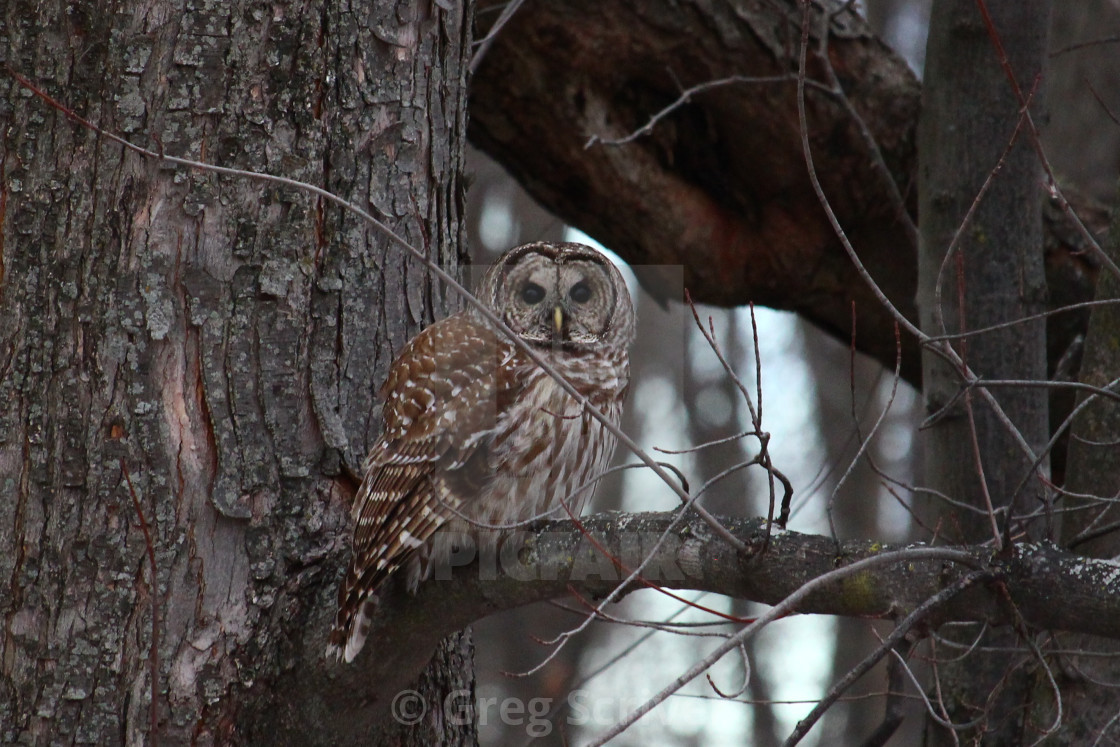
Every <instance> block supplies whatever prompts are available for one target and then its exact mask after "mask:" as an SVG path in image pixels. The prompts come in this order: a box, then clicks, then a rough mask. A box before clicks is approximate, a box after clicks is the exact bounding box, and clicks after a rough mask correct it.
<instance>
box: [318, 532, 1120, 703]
mask: <svg viewBox="0 0 1120 747" xmlns="http://www.w3.org/2000/svg"><path fill="white" fill-rule="evenodd" d="M673 521H674V515H673V514H664V513H647V514H619V513H604V514H598V515H596V516H593V517H590V518H588V519H587V520H586V521H585V522H584V524H585V528H586V529H587V530H588V532H589V533H590V535H591V536H592V537H594V539H595V542H592V541H591V540H590V539H588V537H586V536H585V535H584V534H582V533H581V532H580V531H579V530H577V529H576V528H575V527H574V526H573V524H572V523H571V522H569V521H556V522H548V523H545V524H542V525H540V526H538V527H536V528H535V529H534V530H533V531H524V532H518V533H515V534H512V535H511V536H510V537H508V538H507V539H506V542H505V543H504V544H503V546H502V549H501V550H500V551H499V552H498V553H496V554H493V553H491V554H486V553H483V555H482V557H481V559H480V560H478V559H476V560H474V561H473V562H470V563H469V564H464V565H460V566H458V567H455V568H452V569H444V570H445V571H447V573H445V574H443V580H440V577H439V576H437V578H435V579H433V580H431V581H428V582H426V583H425V584H423V585H422V586H421V588H420V591H419V593H418V594H417V596H416V597H410V596H409V595H408V594H407V593H405V592H404V591H403V590H400V589H390V590H388V591H387V592H386V594H385V597H384V599H383V602H382V606H381V609H380V611H379V613H378V615H377V617H376V619H375V621H374V628H373V630H372V631H371V633H370V637H369V643H368V644H367V651H364V652H363V653H362V655H360V656H359V658H358V660H357V661H356V662H355V663H354V664H353V665H352V667H342V666H341V665H336V664H333V663H326V662H321V663H319V664H317V665H316V667H317V672H315V673H310V675H309V676H313V677H316V678H318V679H320V682H318V683H317V684H316V686H317V687H322V688H324V692H330V695H329V697H326V698H325V699H326V700H328V701H329V702H331V703H332V708H337V709H342V710H346V711H349V710H350V709H354V710H355V711H364V712H366V713H367V714H372V713H383V712H384V710H383V709H384V708H386V707H388V706H389V704H390V702H391V701H392V698H393V697H394V695H396V693H397V692H399V691H400V690H401V689H402V688H404V687H407V686H408V683H409V682H410V681H411V680H412V679H413V678H414V677H415V675H416V674H417V673H418V672H419V671H420V670H421V669H422V668H423V666H424V665H425V664H426V663H427V659H428V657H429V656H430V653H431V651H433V650H434V648H435V646H436V644H437V643H438V642H439V641H440V640H441V639H442V638H443V637H444V636H445V635H447V634H448V633H450V632H452V631H455V630H459V629H460V628H463V627H465V626H466V625H469V624H470V623H471V622H473V621H474V620H477V619H479V618H482V617H485V616H487V615H490V614H493V613H495V612H499V611H502V610H507V609H512V608H514V607H519V606H522V605H525V604H529V603H531V602H537V601H542V600H548V599H557V598H561V597H565V596H571V595H572V594H576V595H578V597H579V598H581V599H583V600H586V599H594V598H602V597H604V596H606V595H607V594H609V593H610V592H611V590H612V589H614V587H615V586H616V585H617V584H618V582H619V580H620V579H623V578H625V577H626V573H625V572H622V571H619V570H618V569H617V568H616V567H615V566H614V565H613V564H612V562H611V561H610V560H609V559H607V558H606V557H605V556H604V555H602V553H601V552H600V551H599V550H597V549H596V543H598V544H599V545H601V546H602V547H605V548H607V549H609V550H610V551H611V552H612V553H614V554H615V556H616V557H617V558H618V559H620V560H621V561H622V562H623V563H625V564H626V565H627V566H629V567H635V566H636V565H637V564H638V563H639V562H640V561H641V558H642V557H643V555H644V553H647V552H648V551H649V550H650V549H651V548H652V547H653V546H654V544H655V543H656V541H657V539H658V538H659V537H660V536H661V535H662V533H664V532H665V531H666V530H667V529H668V527H669V526H670V525H671V524H672V523H673ZM723 521H724V524H725V525H726V526H727V527H728V528H729V529H730V530H731V532H733V533H734V534H735V535H736V536H737V537H739V538H740V539H741V540H742V541H743V542H744V543H746V544H747V546H748V547H750V548H751V550H752V554H749V555H739V554H738V553H737V552H736V551H734V550H733V549H732V548H730V547H729V546H728V545H727V544H726V543H725V542H723V541H722V540H719V539H718V538H715V537H714V536H713V534H712V531H711V529H710V528H709V526H708V525H707V524H706V523H704V522H703V521H701V520H699V519H693V520H690V521H684V522H681V524H680V526H679V527H678V528H677V529H676V530H674V531H673V532H672V533H670V534H669V536H668V539H667V541H666V542H665V543H663V545H662V547H661V548H660V549H659V550H658V551H657V552H656V553H654V555H653V558H652V561H651V562H650V563H649V565H648V566H647V572H646V574H645V577H646V578H648V579H649V580H650V581H651V582H654V583H656V584H657V585H660V586H664V587H667V588H674V589H695V590H703V591H713V592H718V593H721V594H727V595H730V596H734V597H737V598H741V599H749V600H753V601H758V602H764V603H769V604H774V603H777V602H779V601H780V600H782V599H784V598H785V597H787V596H788V595H790V594H791V593H792V592H794V591H796V590H797V589H798V588H799V587H800V586H802V585H803V584H805V583H806V582H808V581H810V580H812V579H813V578H816V577H818V576H820V575H822V574H825V573H828V572H829V571H833V570H835V569H837V568H839V567H843V566H845V565H848V564H850V563H852V562H854V561H856V560H860V559H863V558H868V557H871V556H874V555H877V554H881V553H884V552H888V551H898V550H903V551H905V550H907V549H914V550H918V549H919V548H921V549H922V550H923V551H928V550H929V548H928V546H925V545H912V546H893V547H892V546H886V545H881V544H878V543H875V542H869V541H850V542H843V543H840V544H839V545H838V544H837V543H836V542H834V541H833V540H832V539H830V538H828V537H823V536H815V535H805V534H799V533H796V532H777V533H775V534H774V535H773V536H772V538H771V540H770V547H769V549H768V550H767V551H766V552H765V553H762V552H761V548H762V543H763V540H764V532H763V522H762V520H760V519H749V520H748V519H725V520H723ZM917 554H918V553H917V552H915V555H917ZM953 558H960V559H961V560H962V561H963V562H955V561H954V560H953ZM465 559H466V558H465V557H464V558H463V560H464V561H465ZM977 569H981V570H988V571H991V572H992V573H993V578H994V579H995V581H994V582H993V583H991V584H988V585H985V586H976V587H973V588H971V589H969V590H968V591H967V592H965V593H963V594H961V595H959V596H958V597H956V598H954V599H953V600H951V601H949V602H946V603H945V604H943V605H941V606H939V607H938V609H937V613H936V617H934V618H931V619H930V620H928V622H927V625H928V626H929V627H931V628H932V627H936V626H937V625H939V624H941V623H944V622H948V621H984V622H988V623H991V624H993V625H1000V624H1004V623H1006V622H1008V621H1009V620H1010V619H1011V612H1010V609H1009V607H1008V605H1007V602H1006V600H1007V599H1010V600H1012V601H1013V602H1014V603H1015V605H1016V606H1017V607H1018V611H1019V613H1020V614H1021V615H1022V617H1023V619H1024V620H1026V621H1027V622H1028V623H1030V624H1033V625H1035V626H1038V627H1040V628H1046V629H1051V630H1065V631H1078V632H1084V633H1091V634H1094V635H1100V636H1106V637H1112V638H1120V567H1118V566H1117V565H1116V564H1113V563H1110V562H1107V561H1097V560H1088V559H1085V558H1081V557H1077V556H1074V555H1071V554H1069V553H1066V552H1064V551H1062V550H1060V549H1059V548H1057V547H1055V546H1053V545H1045V544H1042V545H1039V544H1029V545H1018V546H1015V547H1014V548H1012V550H1011V551H1010V553H1009V554H1008V555H1007V556H1006V557H1000V558H996V557H992V555H991V550H990V549H988V548H984V547H962V548H955V549H951V548H944V559H935V560H929V559H924V560H923V559H915V560H912V561H908V562H906V563H898V564H893V565H885V566H883V567H876V568H873V569H869V570H866V571H862V572H859V573H858V574H855V575H853V576H851V577H849V578H847V579H846V580H844V581H842V582H840V583H839V584H838V585H836V586H834V587H832V588H829V589H826V590H823V591H820V592H817V593H814V594H811V595H809V596H808V597H807V599H806V600H805V602H804V604H803V605H802V606H801V607H800V609H799V611H800V612H803V613H816V614H832V615H847V616H857V617H878V618H892V619H895V618H900V617H902V616H905V615H906V614H908V613H909V612H910V611H912V610H914V609H915V608H917V607H918V606H919V605H921V604H922V603H923V602H924V601H925V600H927V599H928V598H929V597H931V596H932V595H934V594H936V593H937V592H939V591H940V590H942V589H945V588H946V587H948V586H950V585H951V584H953V583H955V582H956V581H957V580H958V579H959V578H961V577H962V576H963V575H965V574H967V573H969V572H971V571H973V570H977ZM637 588H645V587H644V586H632V587H630V588H628V589H627V591H633V590H635V589H637ZM1004 590H1006V593H1005V592H1004ZM542 655H543V654H542ZM355 674H357V675H358V676H360V677H361V678H362V679H364V680H366V681H371V680H372V681H374V682H378V683H379V686H378V688H377V690H378V695H377V702H376V704H370V703H369V702H368V701H366V702H362V703H356V702H352V701H353V700H354V698H353V696H352V695H351V691H350V689H349V688H348V687H347V686H346V682H347V681H348V680H349V679H350V678H351V677H353V676H355ZM332 691H337V692H332ZM371 705H373V707H372V708H371V707H370V706H371Z"/></svg>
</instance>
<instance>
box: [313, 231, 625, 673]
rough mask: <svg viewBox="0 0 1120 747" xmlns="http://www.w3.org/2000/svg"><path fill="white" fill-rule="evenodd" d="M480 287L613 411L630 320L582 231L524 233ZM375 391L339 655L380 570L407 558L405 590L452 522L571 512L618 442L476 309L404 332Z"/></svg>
mask: <svg viewBox="0 0 1120 747" xmlns="http://www.w3.org/2000/svg"><path fill="white" fill-rule="evenodd" d="M478 297H479V300H481V301H482V303H483V304H484V305H485V306H486V307H487V308H488V309H490V310H491V311H493V312H494V313H495V314H496V315H497V316H498V317H499V318H500V319H502V321H503V322H505V324H506V325H507V326H508V327H509V328H510V329H511V330H513V332H514V333H516V334H517V336H518V337H519V338H520V339H521V340H523V341H524V342H525V343H526V344H528V345H529V346H530V347H532V348H533V349H534V350H535V351H536V352H537V353H538V354H539V355H540V356H541V357H543V358H544V359H545V360H546V361H548V363H550V364H551V365H552V366H553V367H554V368H555V369H556V370H557V371H559V372H560V373H561V374H562V375H563V376H564V378H565V379H567V380H568V381H569V382H570V383H571V384H572V385H573V386H574V387H575V388H576V390H577V391H579V392H580V394H582V395H583V396H584V397H586V398H587V400H588V401H589V402H590V403H591V404H592V405H593V406H594V407H596V408H597V409H598V410H599V411H600V412H602V413H603V414H604V415H606V416H607V418H608V419H609V420H610V421H611V422H613V423H615V424H617V423H618V422H619V419H620V418H621V416H622V403H623V400H624V398H625V396H626V390H627V387H628V385H629V381H630V365H629V358H628V352H627V351H628V349H629V347H630V344H631V342H633V339H634V325H635V319H634V309H633V305H632V303H631V301H630V294H629V292H628V291H627V289H626V284H625V282H624V281H623V279H622V276H621V275H620V274H619V272H618V270H617V269H616V268H615V267H614V265H612V264H611V262H610V261H609V260H608V259H607V258H606V257H605V256H603V255H602V254H601V253H600V252H598V251H596V250H594V249H592V248H591V247H588V246H584V245H582V244H570V243H565V244H550V243H544V242H541V243H535V244H527V245H525V246H520V247H517V248H516V249H512V250H510V251H509V252H507V253H506V254H505V255H503V256H502V257H501V259H499V260H498V262H497V263H496V264H495V265H493V266H492V267H491V268H490V269H489V270H488V271H487V273H486V275H485V276H484V277H483V279H482V282H481V284H480V287H479V291H478ZM381 396H382V397H383V398H384V400H385V404H384V406H383V409H382V417H383V420H384V424H383V432H382V435H381V438H380V439H379V440H378V441H377V443H376V444H375V445H374V447H373V449H372V450H371V451H370V453H369V456H368V457H367V458H366V461H365V465H364V478H363V481H362V485H361V488H360V489H359V491H358V494H357V496H356V497H355V500H354V506H353V510H352V517H353V520H354V539H353V546H352V550H353V555H352V558H351V561H350V568H349V571H348V572H347V574H346V578H345V580H344V582H343V585H342V587H341V589H340V590H339V610H338V615H337V617H336V619H335V626H334V630H333V631H332V632H331V635H330V641H329V645H328V648H327V654H328V656H341V657H342V658H343V659H345V660H346V661H348V662H349V661H351V660H353V658H354V657H355V656H356V655H357V654H358V652H359V651H360V650H361V649H362V646H363V644H364V643H365V639H366V636H367V634H368V632H369V623H370V618H371V616H372V613H373V610H374V609H375V608H376V604H377V591H378V589H379V588H380V587H381V585H382V584H383V583H384V582H385V581H386V580H387V579H388V578H389V577H390V576H391V575H392V574H394V573H396V572H397V571H398V570H400V569H401V568H404V569H405V572H406V573H407V582H408V587H409V589H410V590H412V591H415V589H416V586H417V585H418V584H419V582H420V581H421V580H422V579H423V578H424V577H425V575H427V574H428V573H429V572H430V569H431V568H433V567H435V566H436V565H437V564H440V563H446V562H447V560H448V556H449V555H450V553H451V551H452V545H453V541H454V538H455V537H456V536H461V534H462V533H463V532H470V531H475V532H477V530H478V529H479V528H480V527H484V528H498V527H503V526H509V525H511V524H516V523H518V522H523V521H525V520H528V519H532V518H534V517H536V516H540V515H543V514H546V513H548V512H550V511H551V510H553V509H557V508H559V507H560V505H561V502H563V503H564V504H565V505H566V506H567V508H568V509H569V510H570V511H571V512H572V513H573V514H577V513H579V511H580V509H581V508H582V507H583V505H584V504H585V503H586V502H587V500H588V499H589V498H590V497H591V493H592V492H593V490H594V487H595V478H597V477H598V476H599V475H600V474H602V472H603V471H604V470H605V469H606V467H607V464H608V462H609V461H610V458H611V454H612V452H613V451H614V437H613V436H612V435H611V434H610V433H609V432H607V430H606V428H605V427H604V426H603V425H602V424H601V423H600V422H599V421H597V420H596V419H594V418H593V417H592V416H591V414H590V413H589V412H587V411H584V409H583V408H582V407H581V406H580V404H579V403H578V402H577V401H576V400H575V399H573V398H572V397H571V396H570V395H569V394H568V393H567V392H565V391H564V390H563V389H562V388H561V387H560V385H559V384H558V383H557V382H556V381H555V380H554V379H553V378H552V377H551V376H550V375H549V374H547V373H545V372H544V370H543V369H541V368H540V367H539V366H537V364H536V363H534V362H533V361H532V360H531V359H530V358H529V357H528V356H527V355H525V353H524V352H523V351H521V350H519V349H518V348H517V347H515V346H514V344H513V343H512V342H511V341H509V340H508V339H506V337H505V336H504V335H503V334H502V333H501V332H500V331H498V330H497V329H496V328H494V327H493V326H492V325H491V324H490V323H488V322H487V321H486V320H485V318H484V317H483V316H482V314H481V313H479V312H478V311H476V310H474V309H468V310H466V311H463V312H460V313H459V314H456V315H454V316H451V317H448V318H447V319H444V320H443V321H440V322H436V323H435V324H433V325H431V326H430V327H428V328H427V329H425V330H423V331H422V332H420V333H419V334H418V335H417V336H416V337H414V338H413V339H412V340H411V341H410V342H409V343H408V345H406V346H405V348H404V350H402V351H401V354H400V356H399V357H398V358H397V359H396V361H394V363H393V365H392V368H391V369H390V371H389V375H388V378H387V379H386V380H385V384H384V385H383V386H382V387H381ZM558 516H561V517H562V516H566V513H564V511H563V509H560V513H559V514H558Z"/></svg>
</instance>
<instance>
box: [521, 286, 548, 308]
mask: <svg viewBox="0 0 1120 747" xmlns="http://www.w3.org/2000/svg"><path fill="white" fill-rule="evenodd" d="M544 296H545V293H544V288H542V287H540V286H539V285H537V284H536V283H525V285H523V286H521V300H522V301H524V302H525V303H527V304H529V305H530V306H536V305H537V304H539V303H540V302H541V301H543V300H544Z"/></svg>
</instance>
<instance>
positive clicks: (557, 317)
mask: <svg viewBox="0 0 1120 747" xmlns="http://www.w3.org/2000/svg"><path fill="white" fill-rule="evenodd" d="M552 323H553V324H555V325H556V335H557V336H559V335H560V333H561V332H563V331H564V310H563V309H562V308H560V307H559V306H554V307H553V308H552Z"/></svg>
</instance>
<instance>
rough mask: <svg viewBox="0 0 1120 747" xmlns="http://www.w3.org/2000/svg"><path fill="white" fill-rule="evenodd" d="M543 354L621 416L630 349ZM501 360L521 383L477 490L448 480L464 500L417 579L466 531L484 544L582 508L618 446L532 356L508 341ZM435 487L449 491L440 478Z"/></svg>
mask: <svg viewBox="0 0 1120 747" xmlns="http://www.w3.org/2000/svg"><path fill="white" fill-rule="evenodd" d="M542 354H543V356H544V358H545V360H546V361H547V362H548V363H549V364H551V365H552V366H553V367H554V368H556V369H557V370H558V371H559V372H560V373H561V374H563V375H564V377H565V378H566V379H567V380H568V381H569V382H570V383H571V384H572V385H573V386H575V388H576V389H577V391H579V392H580V394H582V395H583V396H584V397H586V398H587V399H588V401H589V402H590V403H591V404H592V405H593V406H594V407H596V408H597V409H598V410H599V411H600V412H602V413H603V414H604V415H605V416H606V417H607V418H608V419H609V420H610V421H611V422H612V423H613V424H615V425H618V424H619V421H620V420H621V417H622V407H623V402H624V400H625V395H626V390H627V388H628V386H629V381H630V370H629V362H628V359H627V357H626V356H625V355H624V354H621V355H614V356H608V357H607V358H606V359H604V357H603V356H602V355H596V356H594V358H595V360H594V361H591V360H589V359H590V358H591V357H592V354H591V353H584V354H580V353H579V352H576V351H563V352H562V353H560V354H556V353H553V351H548V350H545V351H542ZM500 365H502V366H507V367H509V373H510V374H511V375H513V376H514V377H515V378H517V379H519V380H521V381H523V388H521V387H519V393H518V396H517V397H516V398H515V399H514V400H513V401H512V402H510V403H509V404H508V407H501V406H500V405H499V407H498V412H497V413H495V415H496V417H495V418H494V421H493V422H494V425H493V430H492V431H491V434H492V435H491V437H490V439H489V443H488V445H487V448H486V449H485V450H484V452H485V453H486V459H487V465H486V470H485V471H486V474H487V478H486V479H485V480H484V481H483V482H482V483H481V484H479V485H477V486H476V488H477V490H476V491H475V494H474V495H464V494H463V493H464V491H463V486H462V485H461V483H460V484H448V485H445V486H443V487H444V488H445V490H446V494H449V495H450V494H458V497H459V498H460V499H461V500H462V504H461V505H460V508H459V510H458V512H457V515H456V516H455V517H454V518H452V519H451V520H450V521H448V522H447V524H445V525H444V527H443V528H442V529H441V531H440V532H439V533H437V535H436V537H435V538H434V540H435V541H434V543H433V546H432V550H431V554H430V556H429V557H427V558H425V559H424V560H425V562H424V564H423V567H422V568H418V569H416V571H415V572H416V573H418V578H417V580H419V578H420V577H423V576H425V575H428V567H429V564H439V563H442V562H445V561H446V560H447V558H448V556H449V554H450V553H451V552H452V549H453V547H454V546H455V545H456V543H458V542H460V541H461V537H462V535H463V533H469V534H471V535H472V536H473V537H474V538H475V541H476V542H477V541H479V540H481V541H482V542H483V544H484V545H485V544H486V543H488V542H489V543H492V542H493V541H495V540H496V538H497V536H498V535H497V530H499V529H509V528H511V527H513V526H516V525H520V524H523V523H524V522H527V521H530V520H532V519H536V518H551V519H563V518H567V517H568V516H569V512H570V514H571V515H572V516H578V515H579V514H580V512H581V511H582V510H583V509H584V507H585V506H586V505H587V503H588V501H589V500H590V499H591V497H592V495H593V494H594V492H595V489H596V487H597V484H598V478H600V477H601V475H602V474H603V472H604V471H605V470H606V469H607V467H608V466H609V464H610V461H611V457H612V455H613V454H614V449H615V444H616V439H615V437H614V435H613V434H612V433H610V431H608V430H607V428H606V426H604V425H603V424H602V423H601V422H599V421H598V420H597V419H595V418H594V417H593V416H592V415H591V414H590V413H589V412H587V411H586V410H584V408H583V407H582V406H581V405H580V404H579V403H578V402H577V401H576V400H575V399H574V398H573V397H572V396H571V395H569V394H568V393H567V392H566V391H564V389H563V388H562V387H561V386H560V384H559V383H557V381H556V380H555V379H554V378H553V377H552V376H550V375H549V374H547V373H546V372H545V371H544V370H543V369H541V368H540V367H539V366H537V365H536V364H535V363H534V362H533V361H531V360H529V359H528V358H527V357H526V356H524V354H522V353H520V352H519V351H517V350H516V349H515V348H513V347H512V346H509V348H508V349H507V350H503V352H502V356H501V363H500ZM436 479H437V481H438V480H439V478H438V477H437V478H436ZM437 492H444V491H441V490H439V486H437Z"/></svg>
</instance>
